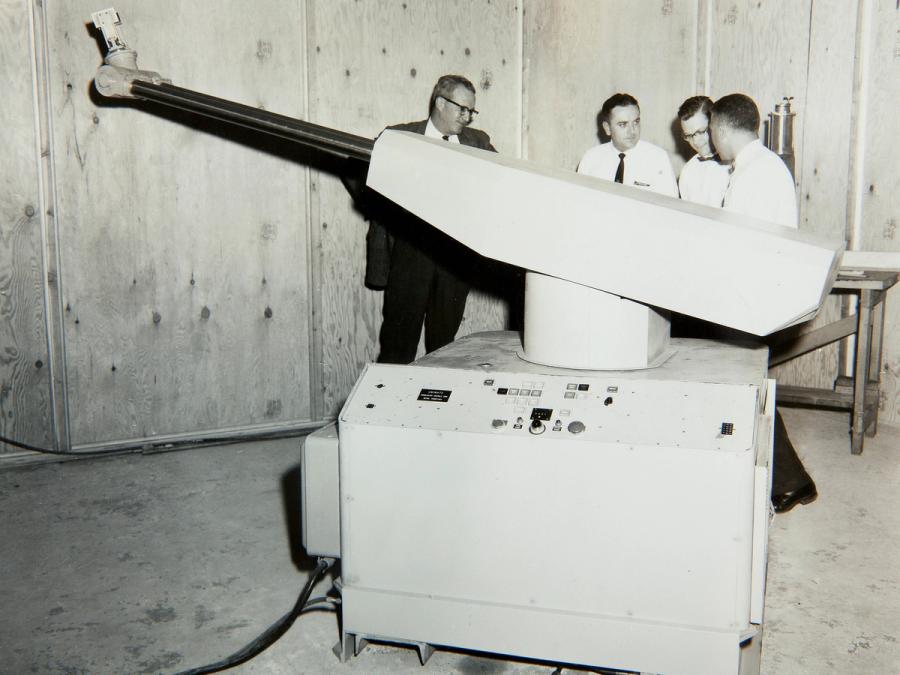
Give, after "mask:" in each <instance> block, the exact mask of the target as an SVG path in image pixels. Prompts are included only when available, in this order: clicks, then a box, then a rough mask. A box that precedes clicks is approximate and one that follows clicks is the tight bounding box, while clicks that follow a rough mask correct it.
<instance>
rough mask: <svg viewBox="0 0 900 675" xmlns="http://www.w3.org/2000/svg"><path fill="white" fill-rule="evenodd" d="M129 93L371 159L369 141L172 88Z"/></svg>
mask: <svg viewBox="0 0 900 675" xmlns="http://www.w3.org/2000/svg"><path fill="white" fill-rule="evenodd" d="M131 93H132V94H133V95H134V97H135V98H139V99H142V100H145V101H153V102H155V103H160V104H162V105H166V106H169V107H172V108H178V109H179V110H186V111H188V112H192V113H196V114H198V115H204V116H206V117H212V118H214V119H218V120H222V121H223V122H228V123H230V124H236V125H238V126H242V127H246V128H248V129H253V130H255V131H260V132H263V133H266V134H271V135H272V136H279V137H281V138H285V139H287V140H289V141H294V142H296V143H300V144H302V145H307V146H310V147H313V148H316V149H317V150H321V151H323V152H327V153H330V154H332V155H337V156H339V157H344V158H353V159H358V160H362V161H365V162H368V161H369V159H370V158H371V156H372V146H373V144H374V141H372V140H371V139H369V138H364V137H363V136H356V135H355V134H349V133H346V132H344V131H338V130H337V129H330V128H328V127H323V126H320V125H318V124H313V123H312V122H304V121H303V120H298V119H295V118H293V117H288V116H287V115H279V114H278V113H273V112H268V111H266V110H260V109H259V108H254V107H252V106H249V105H244V104H242V103H235V102H234V101H227V100H225V99H221V98H216V97H215V96H209V95H208V94H202V93H200V92H196V91H192V90H190V89H184V88H182V87H177V86H175V85H173V84H168V83H159V84H156V83H153V82H146V81H143V80H133V81H132V82H131Z"/></svg>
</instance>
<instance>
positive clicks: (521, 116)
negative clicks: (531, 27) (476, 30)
mask: <svg viewBox="0 0 900 675" xmlns="http://www.w3.org/2000/svg"><path fill="white" fill-rule="evenodd" d="M516 42H517V45H516V47H517V48H518V52H519V76H518V77H519V81H518V90H519V97H518V99H519V100H518V111H517V118H518V125H519V129H518V132H519V133H518V138H517V139H516V157H518V158H519V159H522V158H523V157H524V156H525V155H524V152H525V0H519V2H518V3H517V4H516Z"/></svg>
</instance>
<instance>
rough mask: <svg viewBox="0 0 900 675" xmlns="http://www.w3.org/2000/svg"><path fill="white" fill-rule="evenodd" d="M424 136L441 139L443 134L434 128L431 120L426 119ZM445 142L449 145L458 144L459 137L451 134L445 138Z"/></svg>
mask: <svg viewBox="0 0 900 675" xmlns="http://www.w3.org/2000/svg"><path fill="white" fill-rule="evenodd" d="M425 135H426V136H427V137H428V138H443V137H444V134H442V133H441V132H440V130H438V128H437V127H436V126H434V122H432V121H431V118H430V117H429V118H428V124H426V125H425ZM447 140H448V141H450V142H451V143H459V136H457V135H456V134H452V135H450V136H448V137H447Z"/></svg>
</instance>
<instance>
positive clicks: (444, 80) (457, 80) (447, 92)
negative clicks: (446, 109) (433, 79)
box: [428, 75, 475, 115]
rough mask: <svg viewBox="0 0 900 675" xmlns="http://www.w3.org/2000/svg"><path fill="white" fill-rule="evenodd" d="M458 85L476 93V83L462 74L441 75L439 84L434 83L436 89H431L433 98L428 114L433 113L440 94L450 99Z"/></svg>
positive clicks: (429, 103) (429, 104)
mask: <svg viewBox="0 0 900 675" xmlns="http://www.w3.org/2000/svg"><path fill="white" fill-rule="evenodd" d="M457 87H465V88H466V89H468V90H469V91H471V92H472V93H473V94H474V93H475V85H473V84H472V83H471V82H469V80H468V79H466V78H465V77H463V76H462V75H441V76H440V77H439V78H438V81H437V84H435V85H434V89H432V90H431V100H430V101H429V102H428V114H429V115H431V113H432V112H434V102H435V101H436V100H437V97H438V96H441V97H443V98H445V99H448V100H449V99H450V97H451V96H453V92H454V91H456V88H457Z"/></svg>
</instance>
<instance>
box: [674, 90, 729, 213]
mask: <svg viewBox="0 0 900 675" xmlns="http://www.w3.org/2000/svg"><path fill="white" fill-rule="evenodd" d="M712 107H713V102H712V99H711V98H709V97H708V96H691V97H690V98H689V99H687V100H685V102H684V103H682V104H681V107H680V108H678V120H679V122H680V123H681V132H682V134H683V137H684V140H685V141H687V142H688V145H690V146H691V148H692V149H693V150H694V152H695V153H697V154H695V155H694V156H693V157H691V158H690V160H688V163H687V164H685V165H684V167H683V168H682V169H681V174H680V175H679V176H678V191H679V192H680V193H681V198H682V199H686V200H688V201H690V202H694V203H696V204H704V205H706V206H715V207H720V206H722V199H724V197H725V190H727V189H728V177H729V173H728V166H727V165H725V164H722V163H721V162H720V161H719V156H718V155H717V154H716V152H715V150H714V149H713V147H712V142H711V141H710V132H709V118H710V115H711V112H712Z"/></svg>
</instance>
